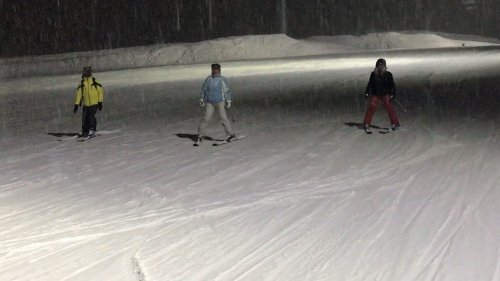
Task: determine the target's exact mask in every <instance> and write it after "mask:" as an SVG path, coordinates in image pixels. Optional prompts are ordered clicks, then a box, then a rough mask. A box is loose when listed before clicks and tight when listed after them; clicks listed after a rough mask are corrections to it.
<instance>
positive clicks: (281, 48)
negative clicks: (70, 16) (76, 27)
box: [0, 32, 500, 79]
mask: <svg viewBox="0 0 500 281" xmlns="http://www.w3.org/2000/svg"><path fill="white" fill-rule="evenodd" d="M466 38H469V37H468V36H465V35H464V36H461V37H457V36H455V37H453V36H452V35H447V34H432V33H397V32H389V33H373V34H367V35H363V36H344V35H343V36H317V37H311V38H308V39H305V40H296V39H293V38H290V37H288V36H286V35H283V34H274V35H252V36H240V37H228V38H221V39H216V40H209V41H203V42H198V43H176V44H161V45H152V46H142V47H133V48H121V49H113V50H100V51H90V52H79V53H65V54H57V55H45V56H37V57H20V58H9V59H0V79H2V78H4V79H5V78H13V77H23V76H35V75H58V74H78V73H80V71H81V68H82V66H84V65H92V66H93V68H94V70H95V71H98V72H103V71H110V70H121V69H130V68H143V67H151V66H163V65H179V64H195V63H210V62H214V61H233V60H254V59H268V58H283V57H297V56H308V55H322V54H335V53H342V52H349V51H360V50H380V49H407V48H441V47H459V46H462V45H465V46H486V45H494V44H499V43H500V41H498V40H495V39H488V38H482V37H477V36H474V37H470V38H471V39H469V40H464V39H466Z"/></svg>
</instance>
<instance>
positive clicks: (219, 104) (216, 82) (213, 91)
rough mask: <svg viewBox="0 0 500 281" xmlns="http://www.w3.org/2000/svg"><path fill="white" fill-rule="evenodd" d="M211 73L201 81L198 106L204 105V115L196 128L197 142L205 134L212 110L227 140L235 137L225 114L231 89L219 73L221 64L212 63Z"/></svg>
mask: <svg viewBox="0 0 500 281" xmlns="http://www.w3.org/2000/svg"><path fill="white" fill-rule="evenodd" d="M211 67H212V75H210V76H208V77H207V79H205V82H204V83H203V86H202V88H201V94H200V106H202V107H205V108H206V110H205V116H204V117H203V119H202V120H201V123H200V127H199V128H198V137H197V142H198V143H199V142H201V141H202V140H203V137H204V136H205V130H206V128H207V126H208V124H209V122H210V120H211V119H212V115H213V114H214V111H215V110H217V112H218V113H219V117H220V119H221V122H222V125H223V126H224V129H225V131H226V136H227V141H228V142H231V141H234V140H235V139H236V135H235V134H234V132H233V128H232V126H231V122H230V121H229V119H228V118H227V116H226V108H230V107H231V90H230V89H229V83H228V82H227V80H226V78H225V77H223V76H222V75H221V66H220V64H218V63H214V64H212V66H211Z"/></svg>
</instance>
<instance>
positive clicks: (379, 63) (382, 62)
mask: <svg viewBox="0 0 500 281" xmlns="http://www.w3.org/2000/svg"><path fill="white" fill-rule="evenodd" d="M379 65H384V66H385V65H386V64H385V60H384V59H382V58H380V59H378V60H377V63H376V64H375V67H377V66H379Z"/></svg>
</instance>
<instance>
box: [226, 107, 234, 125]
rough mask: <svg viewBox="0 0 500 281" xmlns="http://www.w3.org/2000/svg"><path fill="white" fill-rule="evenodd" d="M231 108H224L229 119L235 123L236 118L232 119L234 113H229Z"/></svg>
mask: <svg viewBox="0 0 500 281" xmlns="http://www.w3.org/2000/svg"><path fill="white" fill-rule="evenodd" d="M231 111H232V109H230V108H228V109H227V110H226V112H227V114H228V115H229V119H231V121H233V123H236V119H234V114H232V113H231Z"/></svg>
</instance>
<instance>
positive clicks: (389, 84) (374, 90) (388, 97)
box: [363, 59, 400, 134]
mask: <svg viewBox="0 0 500 281" xmlns="http://www.w3.org/2000/svg"><path fill="white" fill-rule="evenodd" d="M369 97H370V101H369V105H368V109H367V110H366V114H365V119H364V121H363V124H364V129H365V132H366V133H368V134H369V133H371V131H370V125H371V122H372V119H373V114H375V111H376V110H377V107H378V105H379V103H380V102H383V103H384V106H385V109H386V110H387V113H389V119H390V120H391V130H393V131H396V130H398V129H399V126H400V125H399V120H398V116H397V115H396V111H395V110H394V106H393V105H392V100H393V99H395V98H396V85H395V84H394V78H393V77H392V73H390V72H389V71H387V66H386V62H385V60H384V59H378V60H377V63H376V64H375V70H373V72H372V73H371V75H370V81H369V82H368V86H367V87H366V92H365V98H367V99H368V98H369Z"/></svg>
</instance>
